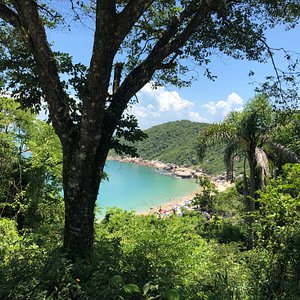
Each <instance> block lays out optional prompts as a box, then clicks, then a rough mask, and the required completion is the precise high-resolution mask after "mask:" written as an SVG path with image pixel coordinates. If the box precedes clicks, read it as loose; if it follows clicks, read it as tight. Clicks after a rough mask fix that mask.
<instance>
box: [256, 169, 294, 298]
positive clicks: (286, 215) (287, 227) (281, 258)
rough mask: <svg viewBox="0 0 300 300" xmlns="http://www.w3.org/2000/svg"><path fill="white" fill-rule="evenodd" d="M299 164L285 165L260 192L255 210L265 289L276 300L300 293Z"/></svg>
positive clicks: (263, 288)
mask: <svg viewBox="0 0 300 300" xmlns="http://www.w3.org/2000/svg"><path fill="white" fill-rule="evenodd" d="M299 187H300V165H289V164H288V165H285V166H284V167H283V174H282V175H281V176H279V177H278V178H275V179H274V180H272V181H271V183H270V184H269V185H268V186H267V187H266V189H265V190H264V191H263V192H260V193H259V199H258V201H259V203H260V204H261V205H260V210H259V211H258V212H256V213H255V220H256V221H255V232H256V235H257V245H258V249H261V251H264V252H265V257H264V259H265V264H266V262H267V264H266V266H265V269H264V272H263V275H262V274H261V275H260V276H261V278H260V280H261V281H262V292H263V293H265V295H274V296H273V297H275V295H276V297H278V298H276V299H293V296H292V295H291V292H292V291H293V293H292V294H294V293H295V294H296V295H298V296H299V295H300V290H299V279H300V269H299V266H300V256H299V253H300V232H299V225H300V213H299V200H300V189H299Z"/></svg>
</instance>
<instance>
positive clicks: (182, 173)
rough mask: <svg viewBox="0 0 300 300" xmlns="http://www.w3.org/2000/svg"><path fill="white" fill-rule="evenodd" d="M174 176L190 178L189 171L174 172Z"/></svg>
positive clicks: (190, 173)
mask: <svg viewBox="0 0 300 300" xmlns="http://www.w3.org/2000/svg"><path fill="white" fill-rule="evenodd" d="M174 175H175V176H178V177H181V178H192V176H193V175H192V172H191V171H190V170H180V169H179V170H176V171H175V172H174Z"/></svg>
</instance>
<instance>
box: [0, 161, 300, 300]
mask: <svg viewBox="0 0 300 300" xmlns="http://www.w3.org/2000/svg"><path fill="white" fill-rule="evenodd" d="M299 171H300V167H299V165H295V166H286V167H285V169H284V174H283V175H282V176H281V177H279V178H278V179H276V180H274V181H273V182H271V184H270V185H269V186H268V187H267V188H266V189H265V191H264V192H261V193H260V197H259V201H260V203H261V206H260V207H261V208H260V210H258V211H257V212H256V215H255V220H256V221H255V223H254V225H255V226H254V231H255V236H256V245H255V248H254V249H253V250H251V251H246V250H245V246H244V243H245V232H246V229H245V225H243V223H242V220H243V219H242V217H241V207H240V206H239V204H238V203H239V195H238V194H237V193H236V191H235V190H234V189H232V190H228V191H227V192H226V193H219V194H218V195H216V199H215V201H214V203H213V205H212V211H213V213H212V216H211V218H210V219H207V218H205V217H203V216H202V214H201V213H199V212H189V213H187V214H185V215H184V216H183V217H179V216H176V215H174V216H171V217H169V218H157V217H156V216H153V215H149V216H138V215H135V214H134V213H132V212H124V211H121V210H118V209H114V210H110V211H108V212H107V214H106V217H105V218H104V219H103V220H102V221H101V222H100V223H97V224H96V232H95V248H94V255H93V259H92V261H90V262H89V263H87V262H85V261H81V262H78V263H76V264H72V263H71V262H70V261H69V260H67V259H66V258H65V256H64V255H63V253H62V251H61V241H62V224H61V222H59V221H57V222H54V223H53V224H52V226H47V224H49V219H47V218H46V220H47V221H45V222H44V223H41V225H40V227H39V228H36V229H35V230H31V231H28V232H23V234H22V235H20V234H19V232H18V230H17V227H16V222H15V221H13V220H9V219H4V218H3V219H0V239H1V244H0V278H1V280H0V299H37V300H39V299H49V300H50V299H92V300H93V299H108V300H109V299H203V300H211V299H212V300H217V299H219V300H223V299H225V300H226V299H228V300H229V299H241V300H247V299H249V300H263V299H277V300H279V299H290V300H292V299H300V296H299V295H300V292H299V285H298V283H299V278H300V271H299V270H300V267H299V266H300V263H299V261H300V259H299V253H300V251H299V250H300V242H299V241H300V238H299V236H300V234H299V225H300V224H299V223H300V215H299V186H300V184H299V178H300V173H299ZM225 204H226V205H225ZM55 209H57V210H56V212H58V210H59V209H58V208H54V207H53V210H55Z"/></svg>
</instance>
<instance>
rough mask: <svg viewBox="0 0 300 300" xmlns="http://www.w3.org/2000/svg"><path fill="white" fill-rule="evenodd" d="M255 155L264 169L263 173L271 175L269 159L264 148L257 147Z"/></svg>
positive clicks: (267, 175)
mask: <svg viewBox="0 0 300 300" xmlns="http://www.w3.org/2000/svg"><path fill="white" fill-rule="evenodd" d="M255 157H256V161H257V164H258V165H259V166H260V167H261V169H262V175H263V176H266V177H269V176H270V170H269V160H268V157H267V154H266V152H265V151H264V150H263V149H262V148H258V147H257V148H256V149H255Z"/></svg>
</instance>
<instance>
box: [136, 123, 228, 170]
mask: <svg viewBox="0 0 300 300" xmlns="http://www.w3.org/2000/svg"><path fill="white" fill-rule="evenodd" d="M206 125H207V124H206V123H198V122H191V121H188V120H182V121H175V122H168V123H164V124H161V125H157V126H154V127H151V128H150V129H147V130H145V132H146V133H147V135H148V138H147V139H145V140H143V141H141V142H138V143H136V145H135V146H136V147H137V149H138V151H137V152H138V154H139V155H140V157H141V158H144V159H149V160H151V159H156V160H160V161H162V162H168V163H174V164H176V165H188V166H192V165H199V166H200V167H201V168H203V169H204V170H205V171H206V172H207V173H211V174H220V173H223V172H224V171H225V165H224V162H223V151H224V145H217V146H214V147H212V148H211V149H210V151H209V153H208V155H207V157H206V158H205V160H204V161H203V163H201V164H200V163H199V161H198V159H197V155H196V139H197V135H198V133H199V131H200V130H201V129H202V128H204V127H205V126H206Z"/></svg>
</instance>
